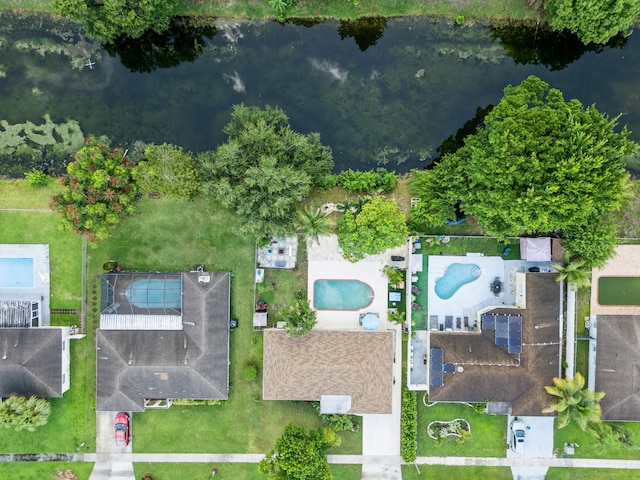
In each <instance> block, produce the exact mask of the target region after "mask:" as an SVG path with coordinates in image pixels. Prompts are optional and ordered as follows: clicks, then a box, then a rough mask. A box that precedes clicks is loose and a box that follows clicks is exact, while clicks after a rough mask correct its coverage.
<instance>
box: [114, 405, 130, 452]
mask: <svg viewBox="0 0 640 480" xmlns="http://www.w3.org/2000/svg"><path fill="white" fill-rule="evenodd" d="M130 430H131V429H130V428H129V414H127V413H124V412H120V413H119V414H117V415H116V446H118V447H126V446H127V445H129V440H130Z"/></svg>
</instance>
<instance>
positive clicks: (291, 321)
mask: <svg viewBox="0 0 640 480" xmlns="http://www.w3.org/2000/svg"><path fill="white" fill-rule="evenodd" d="M282 316H283V318H284V321H285V322H287V323H286V325H285V326H284V329H285V330H286V332H287V333H288V334H289V336H291V337H304V336H305V335H307V334H308V333H309V332H311V329H312V328H313V327H314V325H315V324H316V323H318V321H317V319H316V311H315V310H313V309H312V308H311V307H310V306H309V302H307V301H306V300H296V301H295V302H294V303H292V304H291V305H289V306H288V307H285V308H284V310H283V312H282Z"/></svg>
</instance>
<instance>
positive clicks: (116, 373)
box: [96, 271, 230, 412]
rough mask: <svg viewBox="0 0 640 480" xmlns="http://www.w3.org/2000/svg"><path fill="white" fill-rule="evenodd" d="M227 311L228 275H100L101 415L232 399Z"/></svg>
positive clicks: (98, 346) (221, 273)
mask: <svg viewBox="0 0 640 480" xmlns="http://www.w3.org/2000/svg"><path fill="white" fill-rule="evenodd" d="M229 309H230V274H229V273H228V272H201V271H198V272H188V273H141V272H132V273H110V274H105V275H102V276H101V315H100V329H99V330H98V333H97V354H96V357H97V380H96V384H97V401H96V409H97V410H99V411H120V410H123V411H138V412H139V411H144V409H145V401H146V400H150V399H162V400H165V399H198V400H225V399H227V398H228V386H229V320H230V310H229Z"/></svg>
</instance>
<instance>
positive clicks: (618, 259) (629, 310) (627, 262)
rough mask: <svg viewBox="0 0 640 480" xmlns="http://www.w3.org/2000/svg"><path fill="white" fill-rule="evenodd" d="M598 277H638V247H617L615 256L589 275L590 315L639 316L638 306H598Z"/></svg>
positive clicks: (639, 275)
mask: <svg viewBox="0 0 640 480" xmlns="http://www.w3.org/2000/svg"><path fill="white" fill-rule="evenodd" d="M600 277H640V245H618V246H617V247H616V253H615V255H614V256H613V257H612V258H610V259H609V260H608V261H607V263H606V265H605V266H604V267H602V268H594V269H593V271H592V273H591V315H592V316H595V315H640V306H637V305H636V306H634V305H630V306H616V305H600V304H599V303H598V281H599V280H600Z"/></svg>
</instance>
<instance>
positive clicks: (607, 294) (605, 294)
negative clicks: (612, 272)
mask: <svg viewBox="0 0 640 480" xmlns="http://www.w3.org/2000/svg"><path fill="white" fill-rule="evenodd" d="M598 303H599V304H600V305H620V306H625V305H626V306H633V305H640V277H600V278H599V279H598Z"/></svg>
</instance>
